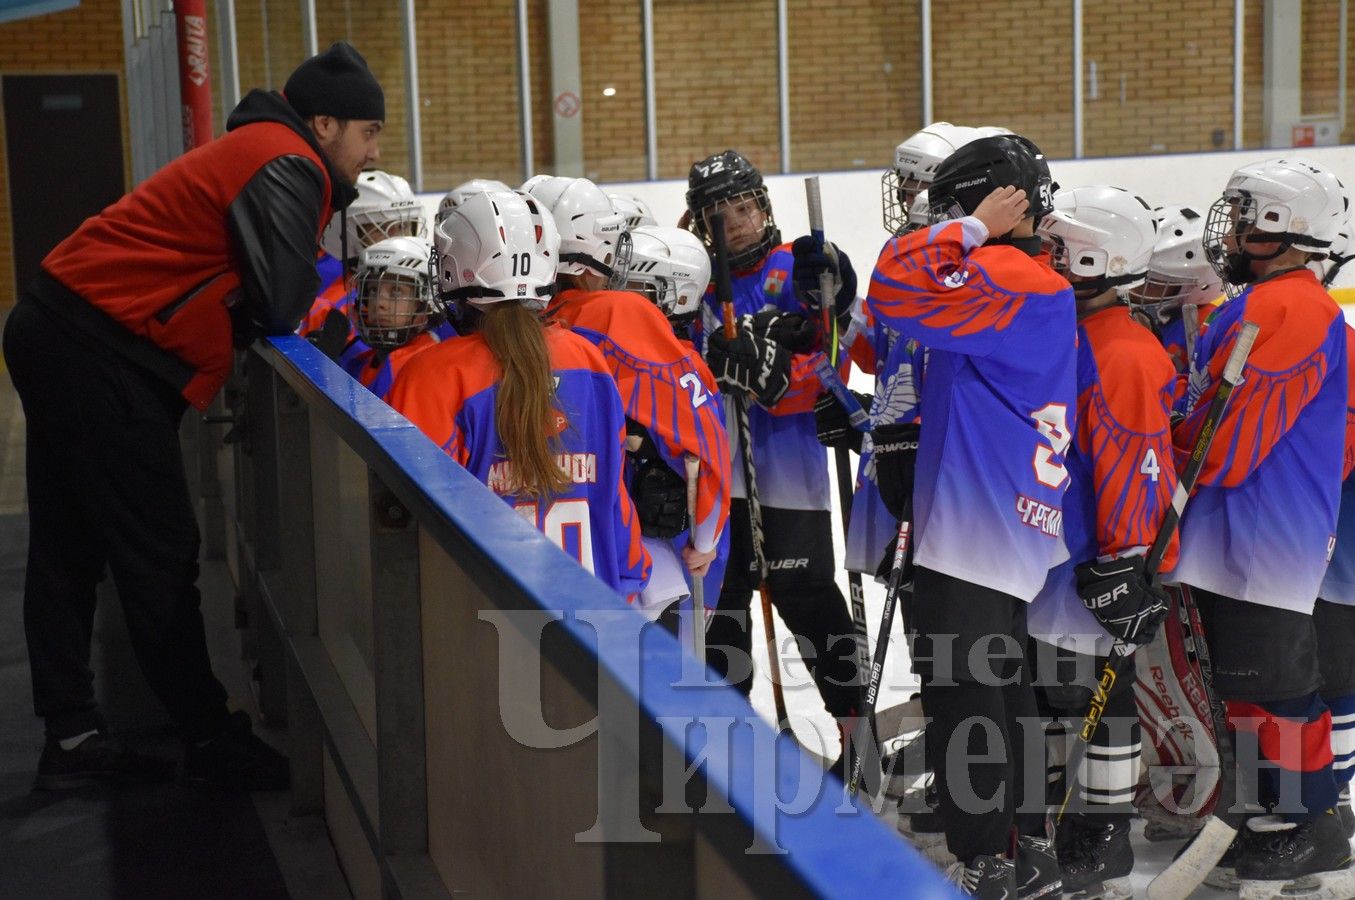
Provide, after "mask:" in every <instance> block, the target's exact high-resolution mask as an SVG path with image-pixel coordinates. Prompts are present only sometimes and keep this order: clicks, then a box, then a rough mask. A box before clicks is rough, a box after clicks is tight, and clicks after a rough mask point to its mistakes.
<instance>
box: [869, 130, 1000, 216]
mask: <svg viewBox="0 0 1355 900" xmlns="http://www.w3.org/2000/svg"><path fill="white" fill-rule="evenodd" d="M980 137H983V135H982V134H980V133H979V129H977V128H970V127H968V126H966V125H952V124H950V123H949V122H933V123H932V124H930V125H928V126H927V127H926V128H924V129H922V130H921V131H919V132H916V133H914V134H913V135H912V136H910V137H909V138H908V139H907V140H905V141H904V142H903V143H901V144H899V145H898V146H897V147H895V148H894V165H893V166H891V167H890V168H889V169H887V170H885V173H884V175H882V176H880V197H881V200H882V201H883V204H884V226H885V230H887V231H888V232H889V233H890V234H898V233H900V232H901V231H903V230H905V229H906V228H907V225H908V213H909V210H910V209H912V207H913V206H914V205H915V204H916V203H917V193H918V191H921V190H925V189H926V187H927V185H929V184H931V183H932V179H933V178H935V177H936V170H937V169H938V168H939V167H940V165H941V163H943V162H945V161H946V157H948V156H950V155H951V154H952V153H954V152H955V151H956V150H959V149H960V148H961V147H963V146H964V145H965V144H968V143H969V142H970V141H973V140H977V139H978V138H980ZM924 208H925V207H924Z"/></svg>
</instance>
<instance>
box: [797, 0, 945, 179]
mask: <svg viewBox="0 0 1355 900" xmlns="http://www.w3.org/2000/svg"><path fill="white" fill-rule="evenodd" d="M825 16H831V18H825ZM787 19H788V21H789V23H790V25H789V28H788V30H787V36H786V37H787V45H788V48H787V49H788V57H789V70H790V158H791V167H792V168H793V169H795V170H796V171H821V170H834V169H859V168H867V169H883V168H884V167H885V166H887V165H888V164H889V163H890V161H891V160H892V159H893V158H894V147H895V146H896V145H897V144H898V143H899V142H900V141H902V140H903V139H904V138H906V137H908V135H910V134H912V133H913V132H914V131H916V130H917V129H918V127H919V126H920V124H921V116H922V90H921V83H920V78H921V71H922V68H921V44H922V41H921V38H920V36H919V32H918V20H917V17H916V15H915V11H914V8H913V7H912V6H910V5H909V4H901V3H896V2H888V0H843V2H832V3H825V2H824V0H790V2H789V3H787ZM771 112H772V114H773V115H774V114H775V109H773V110H772V111H771Z"/></svg>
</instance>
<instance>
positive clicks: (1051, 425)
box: [1030, 403, 1073, 488]
mask: <svg viewBox="0 0 1355 900" xmlns="http://www.w3.org/2000/svg"><path fill="white" fill-rule="evenodd" d="M1030 417H1031V418H1032V419H1034V420H1035V427H1036V429H1037V430H1039V432H1040V437H1042V438H1044V439H1045V440H1046V441H1048V445H1047V446H1046V445H1045V444H1039V445H1037V446H1036V447H1035V458H1034V459H1033V460H1031V462H1032V464H1033V465H1034V466H1035V478H1036V480H1037V481H1039V482H1040V484H1043V485H1045V486H1046V487H1052V488H1056V487H1060V486H1062V485H1063V482H1064V481H1066V480H1067V479H1068V469H1067V468H1066V467H1065V466H1064V465H1063V455H1064V454H1065V453H1067V452H1068V445H1069V444H1070V443H1072V440H1073V436H1072V434H1071V433H1070V432H1069V431H1068V406H1067V404H1064V403H1047V404H1045V405H1044V406H1042V407H1040V408H1039V409H1037V410H1035V412H1033V413H1031V414H1030Z"/></svg>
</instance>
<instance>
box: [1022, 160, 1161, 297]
mask: <svg viewBox="0 0 1355 900" xmlns="http://www.w3.org/2000/svg"><path fill="white" fill-rule="evenodd" d="M1039 235H1040V239H1041V240H1042V241H1044V242H1045V244H1046V245H1047V246H1049V248H1050V253H1051V256H1052V260H1051V261H1052V263H1053V266H1054V269H1055V271H1057V272H1059V273H1060V274H1063V275H1065V276H1068V277H1069V280H1070V281H1071V280H1072V276H1078V277H1080V278H1081V279H1083V280H1080V281H1074V282H1073V291H1074V293H1075V294H1076V295H1077V297H1078V298H1079V299H1084V300H1085V299H1090V298H1092V297H1096V296H1098V295H1100V294H1103V293H1105V292H1106V291H1108V290H1112V289H1113V290H1115V292H1116V293H1118V294H1119V295H1120V296H1122V297H1123V296H1124V295H1125V293H1126V292H1128V291H1129V290H1130V289H1131V288H1134V287H1137V286H1138V285H1141V284H1143V282H1144V280H1145V279H1146V278H1147V276H1148V266H1149V263H1150V261H1151V260H1152V257H1153V244H1154V242H1155V240H1156V237H1157V224H1156V222H1155V221H1154V219H1153V211H1152V209H1150V208H1149V206H1148V204H1147V203H1144V202H1143V199H1142V198H1141V197H1138V196H1137V195H1135V194H1132V193H1130V192H1129V191H1126V190H1124V189H1123V188H1117V187H1111V186H1109V185H1095V186H1092V187H1079V188H1069V189H1067V190H1062V191H1058V192H1057V193H1055V194H1054V210H1053V211H1052V212H1051V213H1049V214H1048V215H1046V216H1045V217H1044V219H1043V220H1042V221H1041V222H1040V224H1039Z"/></svg>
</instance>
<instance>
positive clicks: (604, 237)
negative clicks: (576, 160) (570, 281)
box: [524, 177, 630, 289]
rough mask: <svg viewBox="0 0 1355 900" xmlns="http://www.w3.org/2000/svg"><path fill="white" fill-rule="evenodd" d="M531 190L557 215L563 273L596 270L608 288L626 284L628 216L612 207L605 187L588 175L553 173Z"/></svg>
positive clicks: (579, 273) (580, 273)
mask: <svg viewBox="0 0 1355 900" xmlns="http://www.w3.org/2000/svg"><path fill="white" fill-rule="evenodd" d="M533 180H534V179H533ZM528 183H529V184H530V182H528ZM524 187H526V185H524ZM528 192H529V193H530V194H531V195H532V196H533V197H535V198H536V199H537V200H538V201H539V202H540V203H541V205H542V206H543V207H545V209H546V211H548V212H549V213H551V214H552V215H554V216H555V226H556V228H557V230H558V231H559V232H560V262H559V274H561V275H582V274H584V273H585V272H596V273H597V274H598V275H601V276H603V277H604V278H606V279H607V287H608V288H612V289H615V288H619V287H620V286H621V285H623V284H625V282H626V266H627V265H629V263H630V236H629V235H628V234H626V220H625V217H624V216H622V215H621V214H620V213H618V212H617V211H616V210H615V209H613V208H612V201H611V200H610V199H608V197H607V195H606V194H604V193H603V192H602V188H600V187H598V186H597V185H596V184H594V183H593V182H591V181H589V180H588V179H587V178H564V177H550V178H544V179H541V180H540V181H537V182H536V183H535V184H531V187H530V189H529V190H528Z"/></svg>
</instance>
